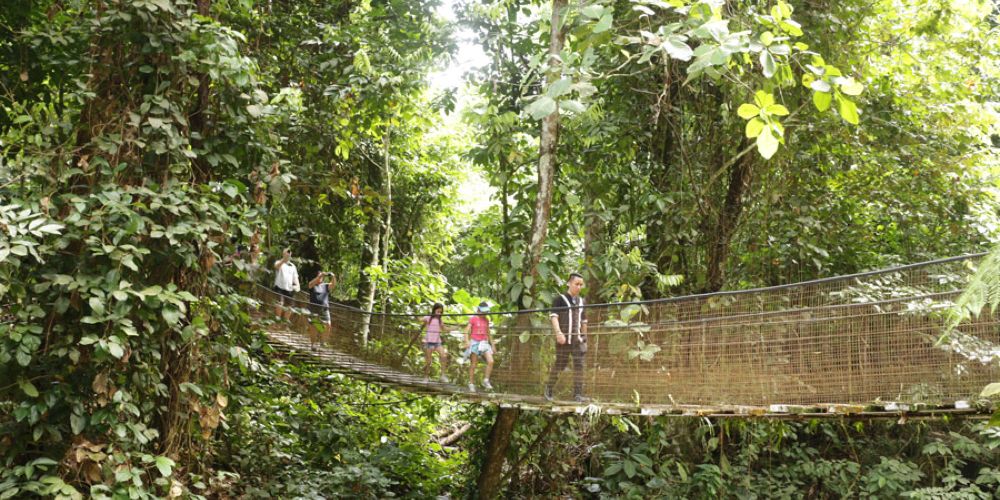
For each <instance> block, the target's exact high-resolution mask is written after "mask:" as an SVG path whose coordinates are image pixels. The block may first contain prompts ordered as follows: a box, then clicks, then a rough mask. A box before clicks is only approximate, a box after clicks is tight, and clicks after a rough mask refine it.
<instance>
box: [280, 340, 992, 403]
mask: <svg viewBox="0 0 1000 500" xmlns="http://www.w3.org/2000/svg"><path fill="white" fill-rule="evenodd" d="M268 339H269V341H268V343H269V344H270V345H271V346H272V347H273V348H274V349H275V350H276V351H279V352H282V353H284V354H286V355H288V356H290V357H292V358H301V359H302V360H303V362H306V363H310V364H314V365H317V366H323V367H326V368H329V369H331V370H333V371H336V372H340V373H344V374H346V375H349V376H351V377H354V378H357V379H361V380H367V381H371V382H377V383H379V384H382V385H388V386H392V387H397V388H399V389H401V390H404V391H407V392H411V393H416V394H426V395H430V396H441V397H452V398H457V399H461V400H463V401H467V402H471V403H481V404H497V405H499V406H501V407H504V408H520V409H522V410H527V411H547V412H554V413H575V414H581V415H586V414H601V413H603V414H606V415H641V416H676V417H704V418H769V419H800V420H806V419H812V418H852V419H868V418H896V419H900V421H905V420H908V419H926V418H942V417H945V416H948V417H964V418H986V417H988V416H989V415H990V413H992V411H993V408H992V407H991V406H989V405H986V404H970V403H969V402H965V401H957V402H955V403H954V404H952V405H938V406H931V405H905V404H895V403H885V404H881V405H878V404H873V405H844V404H829V405H825V404H824V405H809V406H800V405H770V406H768V407H760V406H736V405H714V406H698V405H641V406H636V405H629V404H622V403H608V402H601V401H594V402H591V403H589V404H581V403H577V402H574V401H564V400H555V401H547V400H546V399H545V398H543V397H541V396H527V395H522V394H509V393H499V392H475V393H473V392H470V391H468V390H466V389H465V388H464V387H462V386H459V385H456V384H450V383H442V382H439V381H437V380H434V379H431V380H425V379H424V378H423V377H421V376H418V375H413V374H409V373H405V372H401V371H399V370H395V369H392V368H389V367H386V366H383V365H379V364H375V363H371V362H368V361H364V360H362V359H360V358H357V357H355V356H351V355H349V354H346V353H344V352H342V351H338V350H336V349H333V348H331V347H330V346H328V345H324V344H314V343H312V342H311V341H310V339H309V338H308V337H307V336H305V335H302V334H299V333H296V332H293V331H289V330H281V329H276V328H274V327H273V326H272V329H270V330H268Z"/></svg>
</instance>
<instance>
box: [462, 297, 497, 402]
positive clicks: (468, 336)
mask: <svg viewBox="0 0 1000 500" xmlns="http://www.w3.org/2000/svg"><path fill="white" fill-rule="evenodd" d="M476 312H477V313H478V314H476V315H475V316H473V317H471V318H469V324H468V325H467V326H466V327H465V346H466V348H465V354H466V356H469V359H470V361H471V363H469V391H471V392H476V383H475V379H476V363H477V362H478V360H479V357H480V356H482V357H483V358H484V359H486V374H485V376H484V377H483V388H484V389H486V390H491V389H493V385H491V384H490V372H492V371H493V350H494V349H493V339H492V338H490V320H489V318H487V317H486V315H485V314H483V313H488V312H490V305H489V304H487V303H486V302H481V303H480V304H479V307H477V308H476Z"/></svg>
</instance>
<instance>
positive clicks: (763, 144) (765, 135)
mask: <svg viewBox="0 0 1000 500" xmlns="http://www.w3.org/2000/svg"><path fill="white" fill-rule="evenodd" d="M757 151H758V152H759V153H760V155H761V156H763V157H764V159H765V160H769V159H771V157H772V156H774V153H775V152H777V151H778V139H777V138H776V137H774V134H772V133H771V129H770V128H766V129H764V130H762V131H761V133H760V135H758V136H757Z"/></svg>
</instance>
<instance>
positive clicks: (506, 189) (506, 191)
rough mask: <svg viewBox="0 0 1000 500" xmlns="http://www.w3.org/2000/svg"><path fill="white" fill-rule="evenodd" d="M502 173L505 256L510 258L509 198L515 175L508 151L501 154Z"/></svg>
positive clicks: (501, 205) (501, 188) (501, 195)
mask: <svg viewBox="0 0 1000 500" xmlns="http://www.w3.org/2000/svg"><path fill="white" fill-rule="evenodd" d="M500 172H501V173H502V175H503V182H501V183H500V216H501V221H502V222H503V225H502V227H503V234H502V236H503V241H502V247H501V248H503V255H504V256H509V255H511V254H512V253H513V251H514V250H513V248H512V246H511V241H510V203H509V202H508V200H507V198H508V197H509V196H510V178H511V176H513V175H514V172H513V169H511V168H510V161H509V160H508V159H507V154H506V151H504V152H501V153H500Z"/></svg>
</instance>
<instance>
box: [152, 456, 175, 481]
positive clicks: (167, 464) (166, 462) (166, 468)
mask: <svg viewBox="0 0 1000 500" xmlns="http://www.w3.org/2000/svg"><path fill="white" fill-rule="evenodd" d="M174 465H176V464H175V463H174V461H173V460H171V459H169V458H167V457H164V456H159V457H156V468H157V470H159V471H160V474H161V475H163V477H170V473H171V472H172V471H173V469H174Z"/></svg>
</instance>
